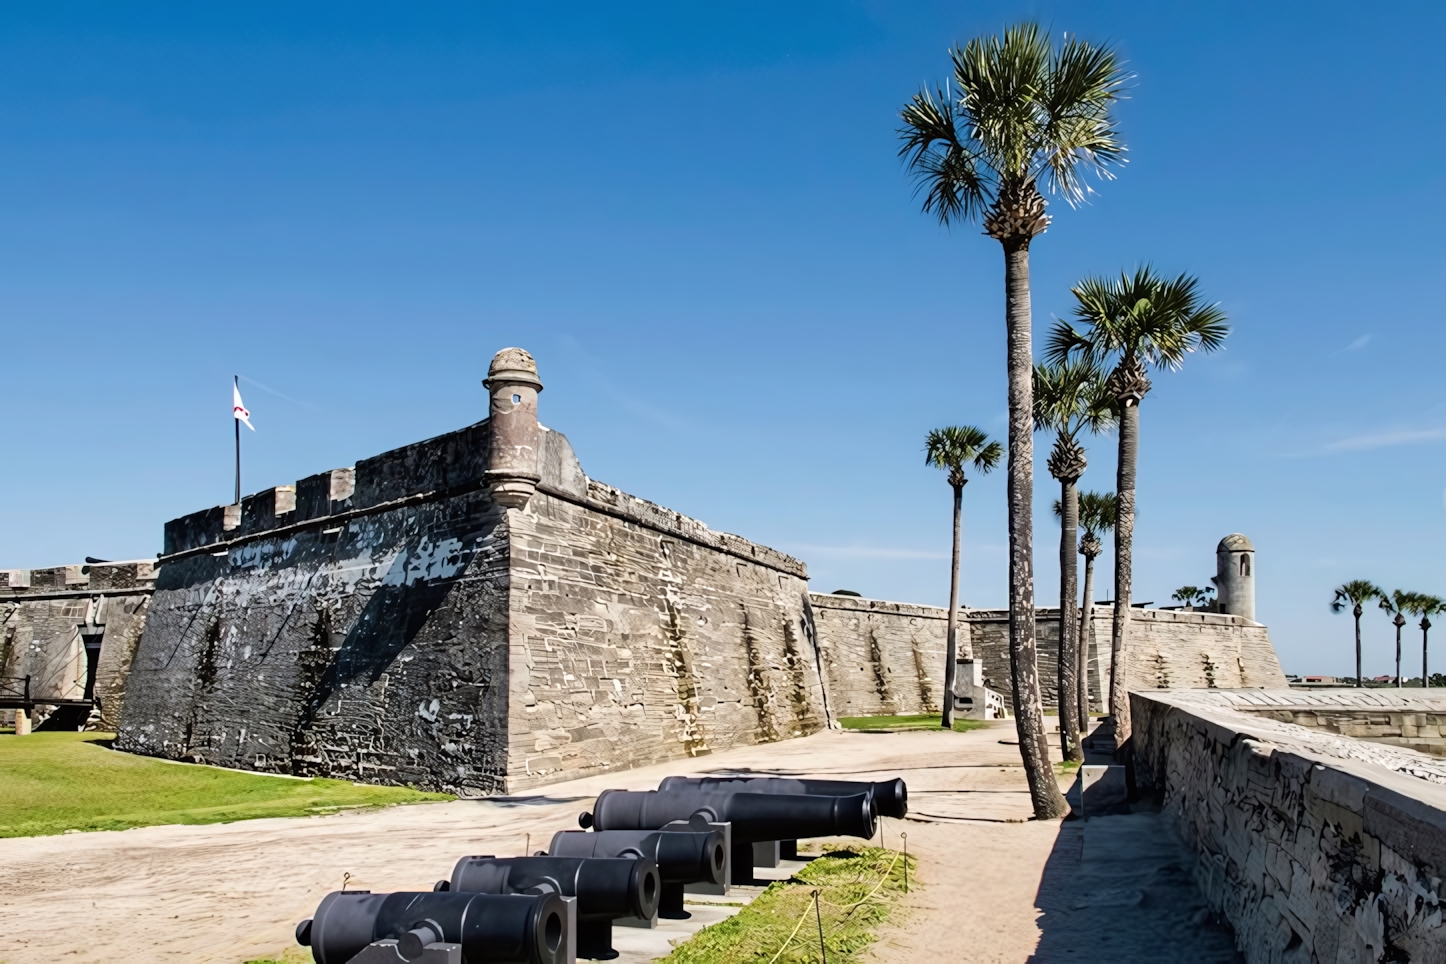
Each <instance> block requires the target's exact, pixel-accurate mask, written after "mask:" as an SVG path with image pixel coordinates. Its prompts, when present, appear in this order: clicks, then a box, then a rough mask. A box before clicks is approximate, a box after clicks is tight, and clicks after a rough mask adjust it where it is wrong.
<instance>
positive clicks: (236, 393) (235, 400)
mask: <svg viewBox="0 0 1446 964" xmlns="http://www.w3.org/2000/svg"><path fill="white" fill-rule="evenodd" d="M231 414H232V415H234V416H236V417H237V418H239V419H240V420H241V421H243V422H245V423H246V427H247V428H249V429H250V430H251V431H253V432H254V431H256V426H255V425H252V424H251V413H250V412H248V411H246V406H245V405H242V404H241V389H240V388H239V387H238V386H237V385H236V384H235V383H234V382H233V383H232V384H231Z"/></svg>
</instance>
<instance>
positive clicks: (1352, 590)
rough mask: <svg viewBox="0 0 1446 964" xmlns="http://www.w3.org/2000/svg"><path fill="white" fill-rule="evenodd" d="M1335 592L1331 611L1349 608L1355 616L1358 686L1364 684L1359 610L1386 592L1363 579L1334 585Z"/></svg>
mask: <svg viewBox="0 0 1446 964" xmlns="http://www.w3.org/2000/svg"><path fill="white" fill-rule="evenodd" d="M1335 593H1336V595H1335V598H1334V599H1332V600H1331V612H1333V613H1339V612H1344V611H1345V610H1346V609H1347V608H1349V609H1350V611H1351V615H1352V616H1354V617H1355V618H1356V687H1357V688H1360V687H1361V686H1362V685H1364V682H1363V680H1362V679H1361V612H1362V611H1363V607H1364V606H1365V605H1366V603H1368V602H1370V601H1371V600H1372V599H1382V598H1384V597H1385V595H1386V593H1385V590H1383V589H1382V588H1381V587H1380V586H1377V585H1376V584H1375V583H1373V582H1367V581H1366V580H1364V579H1352V580H1351V581H1350V582H1346V583H1341V584H1340V585H1339V586H1337V587H1336V589H1335Z"/></svg>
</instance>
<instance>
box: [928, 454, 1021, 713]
mask: <svg viewBox="0 0 1446 964" xmlns="http://www.w3.org/2000/svg"><path fill="white" fill-rule="evenodd" d="M1003 456H1004V449H1002V448H1001V447H1000V445H999V443H998V442H991V441H989V436H987V435H985V434H984V433H983V432H982V431H980V430H979V429H977V428H975V427H974V426H972V425H950V426H948V427H947V428H936V429H933V430H932V431H930V432H929V434H928V436H927V437H925V439H924V464H925V465H932V466H935V467H937V468H941V469H946V470H948V472H949V485H950V486H951V487H953V489H954V556H953V559H954V561H953V563H952V564H951V565H950V568H949V629H948V642H947V643H946V644H945V652H944V716H943V721H942V722H943V726H944V728H945V729H946V730H950V729H953V728H954V673H955V664H956V663H957V661H958V659H959V530H960V525H961V519H962V517H963V514H964V486H965V484H966V483H967V482H968V481H969V479H968V478H966V477H965V475H964V466H966V465H972V466H974V468H975V469H977V470H978V472H979V474H980V475H985V474H987V473H988V472H989V471H990V470H992V469H993V468H994V467H995V466H996V465H998V464H999V460H1000V459H1001V458H1002V457H1003Z"/></svg>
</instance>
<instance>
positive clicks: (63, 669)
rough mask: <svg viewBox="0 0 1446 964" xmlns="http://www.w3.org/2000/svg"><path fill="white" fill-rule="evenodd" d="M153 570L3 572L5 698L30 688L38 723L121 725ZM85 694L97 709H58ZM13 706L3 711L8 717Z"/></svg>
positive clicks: (1, 691) (128, 565) (1, 677)
mask: <svg viewBox="0 0 1446 964" xmlns="http://www.w3.org/2000/svg"><path fill="white" fill-rule="evenodd" d="M152 570H153V566H152V563H150V562H148V561H141V562H117V563H95V564H89V565H77V566H56V567H53V568H49V569H9V570H0V698H5V699H7V700H14V699H15V698H18V697H22V696H23V695H24V694H26V693H27V692H28V694H29V696H30V698H31V699H32V700H33V701H34V703H35V704H37V705H36V706H35V707H34V709H33V711H32V722H33V723H34V724H35V725H39V726H45V725H46V724H47V721H48V722H49V723H50V724H51V725H61V724H64V725H67V726H69V727H71V728H75V727H76V726H81V725H87V723H88V724H89V725H92V726H96V727H99V728H102V729H114V728H115V726H116V725H117V724H118V723H119V721H120V716H121V708H122V706H123V704H124V702H125V697H126V687H127V682H128V678H129V675H130V667H131V660H132V657H133V656H134V654H135V647H136V644H137V642H138V641H139V639H140V635H141V630H142V628H143V627H144V626H145V619H146V609H147V605H148V603H149V601H150V595H151V588H152V585H153V571H152ZM26 677H29V679H28V684H27V680H26ZM86 699H93V700H94V701H95V705H94V709H95V711H96V712H95V713H91V712H90V709H91V708H90V707H79V706H70V707H67V711H66V712H64V713H61V714H60V715H57V714H56V711H57V709H58V708H59V707H60V706H61V705H63V704H65V703H76V702H79V701H83V700H86ZM82 710H83V711H82ZM14 712H15V711H14V709H7V710H3V711H0V713H3V714H4V715H5V717H7V720H6V722H10V721H11V720H10V719H8V718H13V715H14Z"/></svg>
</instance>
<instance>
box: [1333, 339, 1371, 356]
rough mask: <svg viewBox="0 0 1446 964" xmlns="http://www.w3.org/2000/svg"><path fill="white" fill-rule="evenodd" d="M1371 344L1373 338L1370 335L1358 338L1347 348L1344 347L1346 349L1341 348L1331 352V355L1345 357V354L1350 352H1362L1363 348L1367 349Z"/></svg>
mask: <svg viewBox="0 0 1446 964" xmlns="http://www.w3.org/2000/svg"><path fill="white" fill-rule="evenodd" d="M1370 343H1371V336H1370V335H1362V336H1361V337H1359V338H1357V339H1356V340H1355V341H1353V342H1351V343H1350V344H1349V345H1347V346H1346V347H1344V348H1339V349H1337V350H1335V351H1333V352H1331V354H1332V355H1344V354H1345V353H1346V352H1348V351H1360V350H1361V349H1362V348H1364V347H1366V346H1367V345H1369V344H1370Z"/></svg>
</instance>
